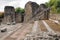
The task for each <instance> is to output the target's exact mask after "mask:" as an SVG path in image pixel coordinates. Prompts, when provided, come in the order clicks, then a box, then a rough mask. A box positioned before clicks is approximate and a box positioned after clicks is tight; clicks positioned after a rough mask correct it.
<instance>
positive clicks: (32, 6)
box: [24, 1, 39, 22]
mask: <svg viewBox="0 0 60 40" xmlns="http://www.w3.org/2000/svg"><path fill="white" fill-rule="evenodd" d="M38 7H39V5H38V4H37V3H35V2H31V1H29V2H27V3H26V5H25V16H24V17H25V18H24V22H27V21H28V20H29V19H30V18H31V17H32V16H33V15H34V12H35V11H36V9H37V8H38Z"/></svg>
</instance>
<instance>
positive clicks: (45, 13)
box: [33, 4, 49, 20]
mask: <svg viewBox="0 0 60 40" xmlns="http://www.w3.org/2000/svg"><path fill="white" fill-rule="evenodd" d="M34 17H35V19H38V20H47V19H48V18H49V9H47V7H46V5H45V4H40V6H39V8H38V9H37V10H36V11H35V15H34V16H33V18H34Z"/></svg>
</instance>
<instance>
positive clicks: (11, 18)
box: [4, 6, 15, 24]
mask: <svg viewBox="0 0 60 40" xmlns="http://www.w3.org/2000/svg"><path fill="white" fill-rule="evenodd" d="M4 19H5V23H7V24H10V23H12V22H15V9H14V7H12V6H5V8H4Z"/></svg>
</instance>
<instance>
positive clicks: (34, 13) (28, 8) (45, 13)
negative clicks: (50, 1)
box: [24, 1, 49, 22]
mask: <svg viewBox="0 0 60 40" xmlns="http://www.w3.org/2000/svg"><path fill="white" fill-rule="evenodd" d="M30 19H32V20H48V19H49V9H48V7H46V5H45V4H40V5H38V4H37V3H35V2H31V1H29V2H27V3H26V5H25V18H24V21H25V22H27V21H29V20H30Z"/></svg>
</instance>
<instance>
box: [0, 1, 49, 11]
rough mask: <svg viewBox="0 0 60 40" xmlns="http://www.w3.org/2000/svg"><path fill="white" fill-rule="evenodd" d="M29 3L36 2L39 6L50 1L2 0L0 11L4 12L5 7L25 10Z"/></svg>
mask: <svg viewBox="0 0 60 40" xmlns="http://www.w3.org/2000/svg"><path fill="white" fill-rule="evenodd" d="M28 1H32V2H36V3H37V4H41V3H45V2H48V1H49V0H0V11H1V12H3V11H4V7H5V6H14V7H15V8H16V7H21V8H24V7H25V4H26V3H27V2H28Z"/></svg>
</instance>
